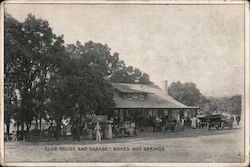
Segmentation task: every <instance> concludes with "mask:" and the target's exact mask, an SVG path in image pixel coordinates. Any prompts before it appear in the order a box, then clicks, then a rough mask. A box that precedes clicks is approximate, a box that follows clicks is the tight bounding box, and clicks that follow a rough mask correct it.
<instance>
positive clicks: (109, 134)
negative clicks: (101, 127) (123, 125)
mask: <svg viewBox="0 0 250 167" xmlns="http://www.w3.org/2000/svg"><path fill="white" fill-rule="evenodd" d="M107 138H108V139H112V138H113V134H112V127H111V123H109V124H108V125H107Z"/></svg>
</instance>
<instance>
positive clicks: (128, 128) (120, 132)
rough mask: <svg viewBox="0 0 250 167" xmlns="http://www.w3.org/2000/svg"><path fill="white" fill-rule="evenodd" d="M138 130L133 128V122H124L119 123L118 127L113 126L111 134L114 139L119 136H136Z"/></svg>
mask: <svg viewBox="0 0 250 167" xmlns="http://www.w3.org/2000/svg"><path fill="white" fill-rule="evenodd" d="M138 132H139V131H138V129H137V128H136V126H135V122H133V121H124V122H123V123H119V124H118V125H114V128H113V133H114V134H115V136H116V137H118V136H121V137H124V136H125V135H127V136H131V135H135V136H137V135H138Z"/></svg>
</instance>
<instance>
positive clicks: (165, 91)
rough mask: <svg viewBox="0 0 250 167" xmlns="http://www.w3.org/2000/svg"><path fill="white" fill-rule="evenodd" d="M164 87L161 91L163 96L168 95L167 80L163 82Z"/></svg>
mask: <svg viewBox="0 0 250 167" xmlns="http://www.w3.org/2000/svg"><path fill="white" fill-rule="evenodd" d="M163 86H164V87H163V90H164V92H163V93H164V95H168V81H167V80H165V81H164V85H163Z"/></svg>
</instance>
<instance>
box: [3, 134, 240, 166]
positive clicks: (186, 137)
mask: <svg viewBox="0 0 250 167" xmlns="http://www.w3.org/2000/svg"><path fill="white" fill-rule="evenodd" d="M243 135H244V133H243V130H242V129H232V130H212V131H208V130H206V129H196V130H193V129H186V130H185V131H184V132H177V133H141V134H140V135H139V136H137V137H125V138H117V139H109V140H103V141H101V142H96V141H88V140H82V141H80V142H77V141H71V140H63V141H59V142H35V143H34V142H15V143H11V142H7V143H6V144H5V160H6V162H228V163H229V162H230V163H232V162H242V160H243V157H244V137H243Z"/></svg>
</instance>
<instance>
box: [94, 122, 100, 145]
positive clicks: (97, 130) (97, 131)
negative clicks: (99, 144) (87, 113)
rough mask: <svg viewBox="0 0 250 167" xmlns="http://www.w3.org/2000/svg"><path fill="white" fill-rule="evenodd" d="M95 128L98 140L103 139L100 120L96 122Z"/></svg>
mask: <svg viewBox="0 0 250 167" xmlns="http://www.w3.org/2000/svg"><path fill="white" fill-rule="evenodd" d="M95 130H96V141H101V133H100V130H101V127H100V125H99V122H97V123H96V127H95Z"/></svg>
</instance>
